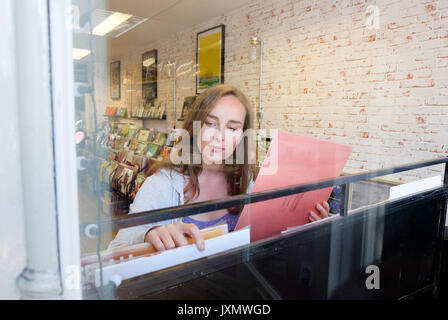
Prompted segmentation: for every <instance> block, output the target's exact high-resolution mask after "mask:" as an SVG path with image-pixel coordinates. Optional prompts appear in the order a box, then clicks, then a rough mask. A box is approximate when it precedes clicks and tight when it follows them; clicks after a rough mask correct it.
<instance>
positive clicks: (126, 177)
mask: <svg viewBox="0 0 448 320" xmlns="http://www.w3.org/2000/svg"><path fill="white" fill-rule="evenodd" d="M133 176H134V171H133V170H131V169H129V168H124V169H123V174H122V176H121V179H120V191H121V193H123V194H126V193H127V190H126V187H127V186H128V183H130V182H131V181H132V178H133Z"/></svg>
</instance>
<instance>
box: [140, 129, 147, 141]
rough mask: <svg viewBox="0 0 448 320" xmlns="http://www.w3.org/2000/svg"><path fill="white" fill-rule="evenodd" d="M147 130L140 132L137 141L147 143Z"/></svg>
mask: <svg viewBox="0 0 448 320" xmlns="http://www.w3.org/2000/svg"><path fill="white" fill-rule="evenodd" d="M149 133H150V132H149V130H146V129H144V130H140V132H139V134H138V140H139V141H148V137H149Z"/></svg>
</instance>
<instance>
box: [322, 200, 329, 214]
mask: <svg viewBox="0 0 448 320" xmlns="http://www.w3.org/2000/svg"><path fill="white" fill-rule="evenodd" d="M322 204H323V206H324V208H325V210H327V211H328V212H330V205H329V204H328V202H327V201H324V202H322Z"/></svg>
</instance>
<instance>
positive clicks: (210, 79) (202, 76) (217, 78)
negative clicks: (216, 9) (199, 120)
mask: <svg viewBox="0 0 448 320" xmlns="http://www.w3.org/2000/svg"><path fill="white" fill-rule="evenodd" d="M223 39H224V25H221V26H218V27H215V28H212V29H209V30H206V31H203V32H201V33H199V34H198V39H197V45H198V48H197V63H198V76H197V86H196V89H197V93H201V92H202V91H204V90H205V89H207V88H210V87H213V86H216V85H217V84H220V83H222V82H223V80H224V77H223V66H224V63H223V58H224V46H223V45H224V40H223Z"/></svg>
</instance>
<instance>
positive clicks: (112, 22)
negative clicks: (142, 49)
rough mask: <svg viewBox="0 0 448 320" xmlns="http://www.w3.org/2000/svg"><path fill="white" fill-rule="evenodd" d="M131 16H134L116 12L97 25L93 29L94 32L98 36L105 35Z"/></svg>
mask: <svg viewBox="0 0 448 320" xmlns="http://www.w3.org/2000/svg"><path fill="white" fill-rule="evenodd" d="M130 17H132V15H130V14H126V13H120V12H114V13H112V14H111V15H110V16H109V17H107V18H106V20H104V21H103V22H101V23H100V24H99V25H97V26H96V27H95V28H94V29H93V32H92V33H93V34H94V35H97V36H104V35H105V34H106V33H109V32H110V31H111V30H112V29H114V28H115V27H117V26H119V25H120V24H122V23H123V22H125V21H126V20H128V19H129V18H130Z"/></svg>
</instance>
